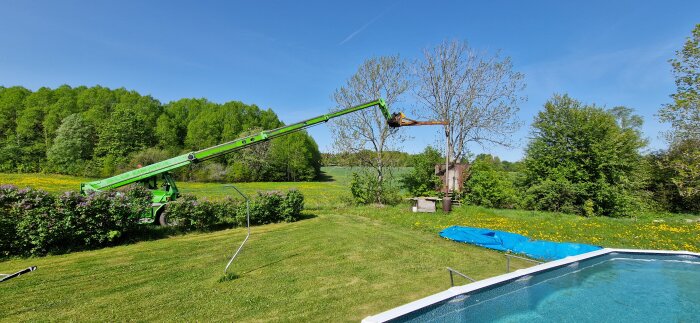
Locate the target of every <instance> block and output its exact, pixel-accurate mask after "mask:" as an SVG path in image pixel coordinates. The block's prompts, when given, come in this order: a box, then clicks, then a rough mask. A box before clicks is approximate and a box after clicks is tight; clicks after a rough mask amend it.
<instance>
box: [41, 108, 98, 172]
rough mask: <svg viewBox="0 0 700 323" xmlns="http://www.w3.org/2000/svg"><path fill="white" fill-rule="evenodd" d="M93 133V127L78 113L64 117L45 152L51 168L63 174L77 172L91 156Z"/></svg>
mask: <svg viewBox="0 0 700 323" xmlns="http://www.w3.org/2000/svg"><path fill="white" fill-rule="evenodd" d="M95 135H96V134H95V129H94V128H93V127H92V125H91V124H90V123H88V122H87V121H85V119H84V118H83V117H82V116H81V115H80V114H77V113H76V114H71V115H69V116H67V117H66V118H64V119H63V121H62V122H61V126H60V127H59V128H58V130H57V131H56V138H55V139H54V143H53V145H52V146H51V148H50V149H49V150H48V152H47V157H48V162H49V165H50V167H51V170H52V171H55V172H57V173H63V174H74V173H76V172H78V171H79V168H80V167H81V166H82V164H83V163H84V162H85V161H87V160H89V159H90V158H91V157H92V149H93V146H94V138H95Z"/></svg>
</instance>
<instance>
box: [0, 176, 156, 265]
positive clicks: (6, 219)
mask: <svg viewBox="0 0 700 323" xmlns="http://www.w3.org/2000/svg"><path fill="white" fill-rule="evenodd" d="M150 204H151V194H150V192H148V191H147V190H146V189H144V188H142V187H134V188H130V189H128V190H125V191H122V192H98V193H93V194H90V195H87V196H84V195H80V194H78V193H76V192H66V193H63V194H61V195H58V196H55V195H50V194H48V193H46V192H44V191H41V190H33V189H28V188H26V189H17V188H16V187H14V186H12V185H2V186H0V256H9V255H45V254H47V253H63V252H68V251H73V250H81V249H90V248H96V247H102V246H106V245H113V244H116V243H118V242H120V241H121V239H120V238H122V236H123V235H124V234H125V233H127V232H129V231H132V230H134V229H135V228H136V226H137V225H138V223H139V218H140V217H141V214H144V213H145V212H148V210H149V208H150Z"/></svg>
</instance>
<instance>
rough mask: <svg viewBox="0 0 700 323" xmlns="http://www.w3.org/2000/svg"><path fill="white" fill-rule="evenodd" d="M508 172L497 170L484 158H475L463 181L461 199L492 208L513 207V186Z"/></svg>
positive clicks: (514, 202) (514, 201) (514, 199)
mask: <svg viewBox="0 0 700 323" xmlns="http://www.w3.org/2000/svg"><path fill="white" fill-rule="evenodd" d="M507 175H508V174H507V173H506V172H504V171H501V170H498V169H497V168H496V167H495V165H494V164H493V163H492V162H491V161H489V160H486V159H477V160H476V161H474V164H473V165H472V167H471V168H470V175H469V178H468V179H467V180H466V181H465V183H464V193H465V195H464V198H463V201H464V202H465V203H467V204H472V205H481V206H485V207H493V208H509V209H510V208H514V207H515V204H516V197H515V187H514V185H513V183H512V182H511V181H510V180H509V179H508V176H507Z"/></svg>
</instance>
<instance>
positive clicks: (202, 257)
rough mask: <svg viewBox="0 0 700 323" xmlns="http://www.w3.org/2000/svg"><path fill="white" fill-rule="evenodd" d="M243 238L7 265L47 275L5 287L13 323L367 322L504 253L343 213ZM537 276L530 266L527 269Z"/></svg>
mask: <svg viewBox="0 0 700 323" xmlns="http://www.w3.org/2000/svg"><path fill="white" fill-rule="evenodd" d="M244 235H245V230H244V229H233V230H224V231H218V232H214V233H193V234H188V235H184V236H177V237H172V238H168V239H163V240H158V241H149V242H141V243H137V244H133V245H127V246H119V247H114V248H106V249H102V250H96V251H89V252H78V253H73V254H68V255H61V256H49V257H43V258H36V259H15V260H10V261H5V262H1V263H0V272H10V271H13V270H16V269H19V268H25V267H27V266H30V265H36V266H38V270H37V271H36V272H33V273H31V274H28V275H26V276H22V277H20V278H17V279H14V280H11V281H9V282H6V283H3V284H2V286H0V319H1V320H2V321H7V322H10V321H13V322H16V321H43V320H57V321H67V320H71V321H73V320H77V321H127V320H135V321H172V320H176V321H210V320H216V321H234V322H238V321H296V322H299V321H325V322H329V321H357V320H360V319H362V318H363V317H366V316H368V315H372V314H376V313H378V312H381V311H384V310H387V309H389V308H392V307H395V306H398V305H401V304H404V303H406V302H409V301H412V300H415V299H418V298H421V297H424V296H427V295H429V294H432V293H435V292H438V291H441V290H444V289H446V288H448V287H449V276H448V273H447V271H446V270H445V267H446V266H451V267H454V268H456V269H458V270H461V271H462V272H464V273H465V274H467V275H471V276H473V277H474V278H477V279H481V278H486V277H490V276H494V275H498V274H501V273H503V272H504V271H505V268H504V267H505V259H504V257H503V256H502V255H501V254H499V253H496V252H492V251H488V250H485V249H481V248H477V247H471V246H466V245H461V244H456V243H451V242H449V241H446V240H443V239H440V238H439V237H437V236H436V235H434V234H430V233H427V232H420V231H414V230H406V229H405V228H403V227H401V226H398V225H394V224H390V223H384V222H382V221H377V220H373V219H369V218H366V217H360V216H353V215H346V214H344V213H342V212H332V211H329V212H328V213H326V214H324V215H321V216H318V217H315V218H311V219H308V220H303V221H300V222H297V223H285V224H274V225H266V226H260V227H255V228H254V229H253V232H252V235H251V238H250V242H249V244H247V245H246V247H245V249H244V251H243V252H242V254H241V255H240V257H239V258H237V259H236V261H235V262H234V263H233V265H232V268H231V271H232V272H233V273H235V275H237V278H235V279H231V280H226V279H222V278H223V277H224V276H223V272H222V271H223V269H224V266H225V264H226V262H227V261H228V259H229V257H230V256H231V254H232V252H233V251H234V250H235V248H236V247H237V245H238V244H239V243H240V242H241V241H242V240H243V238H244ZM528 265H529V264H525V263H519V264H517V265H516V267H524V266H528Z"/></svg>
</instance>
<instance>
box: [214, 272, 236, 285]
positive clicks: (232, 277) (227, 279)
mask: <svg viewBox="0 0 700 323" xmlns="http://www.w3.org/2000/svg"><path fill="white" fill-rule="evenodd" d="M240 277H241V276H238V275H237V274H236V273H227V274H225V275H223V276H221V278H219V282H220V283H225V282H230V281H233V280H236V279H238V278H240Z"/></svg>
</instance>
